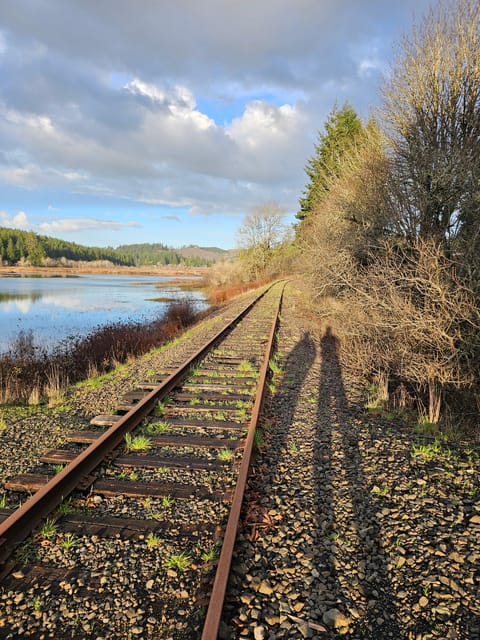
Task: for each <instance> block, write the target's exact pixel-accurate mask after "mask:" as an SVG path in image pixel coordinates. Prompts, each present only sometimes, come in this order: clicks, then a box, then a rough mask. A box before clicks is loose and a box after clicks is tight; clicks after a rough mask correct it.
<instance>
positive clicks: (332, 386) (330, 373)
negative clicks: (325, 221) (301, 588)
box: [315, 327, 402, 639]
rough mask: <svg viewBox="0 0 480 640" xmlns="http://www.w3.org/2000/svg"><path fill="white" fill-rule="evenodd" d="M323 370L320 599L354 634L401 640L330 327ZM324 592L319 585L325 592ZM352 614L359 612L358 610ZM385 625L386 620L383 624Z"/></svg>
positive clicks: (318, 452)
mask: <svg viewBox="0 0 480 640" xmlns="http://www.w3.org/2000/svg"><path fill="white" fill-rule="evenodd" d="M320 352H321V368H320V380H319V383H320V385H319V398H318V411H317V436H316V439H315V460H316V461H317V464H316V466H315V469H316V471H315V473H316V477H315V484H316V495H317V502H316V504H317V517H318V525H319V530H320V532H321V537H320V538H319V540H318V543H319V550H320V551H321V552H320V554H319V557H318V562H319V564H318V571H319V573H320V582H321V581H322V577H323V578H324V581H323V583H322V582H321V584H322V585H323V588H324V587H326V588H327V590H326V591H325V592H324V593H320V595H319V600H323V601H324V606H325V607H326V608H327V609H331V608H339V609H340V610H342V609H344V608H345V605H346V608H347V610H345V611H344V612H345V613H346V614H347V615H349V617H350V619H352V611H353V612H355V610H356V612H357V615H359V617H360V622H359V623H357V624H355V625H354V626H355V627H356V631H357V632H363V633H372V632H373V633H374V636H373V635H372V636H370V637H375V638H376V639H383V638H401V637H402V634H401V631H400V627H399V622H398V614H397V610H396V607H395V602H394V597H393V594H392V588H391V584H390V581H389V575H388V567H387V558H386V557H385V554H384V552H383V549H382V542H381V532H380V527H379V524H378V521H377V518H376V515H375V513H376V510H377V507H376V505H375V504H374V503H373V501H372V499H371V497H370V493H369V491H368V486H367V482H366V478H365V474H364V471H363V463H362V454H361V451H360V447H359V442H358V438H357V436H356V434H355V431H354V429H353V428H352V426H351V425H350V419H351V418H352V416H353V412H354V408H353V407H352V408H350V407H349V403H348V401H347V397H346V393H345V388H344V384H343V378H342V369H341V365H340V358H339V344H338V340H337V338H335V336H334V335H333V334H332V331H331V328H330V327H327V328H326V330H325V333H324V335H323V337H322V339H321V341H320ZM320 590H322V588H321V589H320ZM354 617H355V613H354ZM382 621H383V622H382Z"/></svg>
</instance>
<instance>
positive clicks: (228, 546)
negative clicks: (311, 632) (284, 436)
mask: <svg viewBox="0 0 480 640" xmlns="http://www.w3.org/2000/svg"><path fill="white" fill-rule="evenodd" d="M284 288H285V283H284V284H283V288H282V292H281V294H280V297H279V300H278V305H277V309H276V313H275V317H274V321H273V323H272V328H271V330H270V336H269V340H268V344H267V348H266V350H265V357H264V360H263V363H262V367H261V369H260V376H259V382H258V387H257V395H256V398H255V403H254V405H253V409H252V416H251V419H250V423H249V425H248V432H247V438H246V441H245V449H244V453H243V456H242V462H241V465H240V469H239V473H238V478H237V484H236V486H235V492H234V494H233V500H232V505H231V508H230V514H229V517H228V522H227V527H226V529H225V534H224V538H223V544H222V550H221V552H220V558H219V560H218V566H217V571H216V573H215V580H214V583H213V588H212V593H211V595H210V602H209V605H208V609H207V615H206V618H205V623H204V627H203V632H202V640H216V638H217V637H218V630H219V627H220V620H221V616H222V609H223V602H224V600H225V593H226V590H227V583H228V576H229V574H230V566H231V563H232V556H233V550H234V547H235V538H236V535H237V529H238V523H239V521H240V511H241V508H242V502H243V496H244V494H245V487H246V485H247V478H248V471H249V468H250V460H251V457H252V451H253V442H254V437H255V429H256V428H257V424H258V420H259V417H260V413H261V411H262V407H263V402H264V398H265V386H266V380H267V375H268V366H269V361H270V357H271V354H272V351H273V346H274V342H275V332H276V329H277V324H278V317H279V314H280V308H281V305H282V299H283V291H284Z"/></svg>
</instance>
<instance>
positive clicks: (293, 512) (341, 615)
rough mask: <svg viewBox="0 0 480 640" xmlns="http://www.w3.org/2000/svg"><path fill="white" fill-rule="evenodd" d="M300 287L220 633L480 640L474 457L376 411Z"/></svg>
mask: <svg viewBox="0 0 480 640" xmlns="http://www.w3.org/2000/svg"><path fill="white" fill-rule="evenodd" d="M301 308H302V306H301V303H300V300H299V297H298V292H296V291H295V290H294V287H293V286H292V285H290V286H289V287H288V288H287V297H286V303H285V304H284V307H283V310H282V324H281V327H280V331H279V339H278V349H279V351H280V352H281V357H280V358H279V360H278V364H279V365H280V366H281V368H282V372H281V374H279V375H277V377H276V379H275V384H276V391H275V394H274V395H273V397H272V398H271V401H270V404H269V407H268V416H267V417H266V422H267V427H268V428H269V430H268V431H267V432H266V433H264V444H263V446H262V448H261V453H260V455H259V456H257V459H256V462H255V468H254V476H253V478H252V480H251V482H250V488H249V492H248V494H247V501H246V504H245V505H244V520H243V526H242V529H241V531H240V532H239V535H238V546H237V547H236V553H235V559H234V563H233V567H232V574H231V579H230V585H229V592H228V596H227V601H226V605H225V608H224V615H223V623H222V628H221V637H222V638H243V637H245V638H255V639H261V638H265V639H270V640H279V639H280V638H285V639H286V638H288V639H294V638H319V639H320V638H322V639H323V638H337V637H339V636H345V637H349V638H358V639H360V638H363V639H365V638H368V639H371V640H374V639H375V640H379V639H383V638H392V639H393V638H395V639H398V638H402V639H403V638H404V639H406V640H407V639H408V640H410V639H411V640H427V639H429V638H432V639H433V638H441V639H442V640H443V639H447V638H449V639H450V638H451V639H453V638H457V639H462V640H467V639H471V640H474V639H477V638H480V593H479V584H480V582H479V577H480V504H479V495H478V489H479V469H478V451H474V450H472V449H469V448H468V447H458V446H457V447H453V446H452V447H449V446H448V445H446V444H444V445H438V446H437V445H435V444H434V443H432V441H431V440H421V439H419V438H417V437H416V436H415V434H413V433H412V431H411V429H410V428H407V427H405V425H403V424H402V423H401V422H399V421H397V422H395V421H392V420H388V419H387V418H385V417H380V416H375V415H371V414H369V413H368V412H367V411H366V410H365V409H364V402H365V398H364V397H362V396H361V395H360V394H359V393H358V385H357V384H356V381H355V380H351V379H349V376H348V375H347V372H346V371H345V369H344V367H342V359H341V349H340V345H339V343H338V340H337V339H336V337H335V335H334V332H333V331H332V330H331V329H328V328H327V329H326V330H325V331H324V332H323V334H322V335H316V330H315V329H312V328H311V327H309V326H308V325H307V324H306V322H305V321H304V320H302V319H301Z"/></svg>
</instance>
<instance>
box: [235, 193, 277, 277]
mask: <svg viewBox="0 0 480 640" xmlns="http://www.w3.org/2000/svg"><path fill="white" fill-rule="evenodd" d="M284 217H285V211H284V210H283V209H282V208H281V207H280V206H279V205H278V204H277V203H276V202H267V203H265V204H263V205H260V206H258V207H256V208H255V209H253V210H252V211H251V212H250V213H249V214H247V215H246V216H245V218H244V220H243V223H242V225H241V226H240V228H239V229H238V231H237V244H238V246H239V247H240V249H241V253H240V257H241V259H242V261H243V263H244V265H245V266H246V270H247V274H246V275H247V276H248V277H249V278H253V279H255V278H258V277H260V276H261V275H262V273H263V272H264V271H265V269H266V267H267V264H268V262H269V260H270V258H271V257H272V254H273V251H274V249H275V248H276V247H278V246H279V245H280V243H281V242H282V240H283V238H284V236H285V232H286V228H285V225H284V224H283V219H284Z"/></svg>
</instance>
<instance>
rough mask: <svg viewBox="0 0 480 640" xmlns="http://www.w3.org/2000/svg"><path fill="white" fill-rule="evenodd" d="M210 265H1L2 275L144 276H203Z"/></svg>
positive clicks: (0, 274) (0, 271)
mask: <svg viewBox="0 0 480 640" xmlns="http://www.w3.org/2000/svg"><path fill="white" fill-rule="evenodd" d="M207 271H208V267H178V266H172V267H168V266H162V267H115V266H111V267H104V266H102V267H92V266H88V265H85V266H81V265H79V266H74V267H67V266H65V267H34V266H18V265H15V266H0V277H4V276H9V275H17V274H18V275H30V274H31V275H45V274H51V275H71V274H88V275H92V274H95V273H99V274H105V275H122V274H128V275H142V276H147V275H150V276H203V275H205V274H206V273H207Z"/></svg>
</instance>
